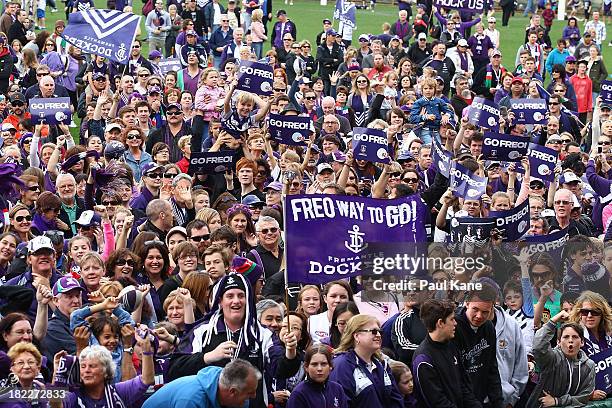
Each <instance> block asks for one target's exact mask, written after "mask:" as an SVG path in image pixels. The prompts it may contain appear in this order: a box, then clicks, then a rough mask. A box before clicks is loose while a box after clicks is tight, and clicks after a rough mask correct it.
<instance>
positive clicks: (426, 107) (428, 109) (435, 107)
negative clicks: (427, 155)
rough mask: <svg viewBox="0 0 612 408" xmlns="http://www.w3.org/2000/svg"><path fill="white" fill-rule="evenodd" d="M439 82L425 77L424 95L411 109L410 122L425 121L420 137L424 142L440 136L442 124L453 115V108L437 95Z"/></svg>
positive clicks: (422, 84)
mask: <svg viewBox="0 0 612 408" xmlns="http://www.w3.org/2000/svg"><path fill="white" fill-rule="evenodd" d="M437 86H438V83H437V81H436V80H435V79H433V78H425V79H423V81H422V83H421V92H422V94H423V96H422V97H421V98H419V99H418V100H417V101H416V102H415V103H414V104H413V105H412V109H411V110H410V123H413V124H415V125H416V124H419V123H423V128H422V129H421V135H420V138H421V140H422V141H423V143H424V144H431V142H432V139H433V138H434V137H436V138H438V139H439V138H440V125H445V124H446V123H448V121H449V120H450V118H451V117H452V115H453V110H452V108H451V107H450V106H449V105H448V104H446V103H445V102H444V101H443V100H442V99H440V98H437V97H435V94H436V88H437Z"/></svg>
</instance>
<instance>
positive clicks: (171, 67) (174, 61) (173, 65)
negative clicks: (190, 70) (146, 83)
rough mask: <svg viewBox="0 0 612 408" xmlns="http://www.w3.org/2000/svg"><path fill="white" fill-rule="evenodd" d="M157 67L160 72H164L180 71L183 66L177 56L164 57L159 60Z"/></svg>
mask: <svg viewBox="0 0 612 408" xmlns="http://www.w3.org/2000/svg"><path fill="white" fill-rule="evenodd" d="M159 69H160V70H161V72H162V74H166V73H167V72H170V71H174V72H177V71H180V70H181V69H183V66H182V65H181V60H180V59H178V58H164V59H162V60H161V61H159Z"/></svg>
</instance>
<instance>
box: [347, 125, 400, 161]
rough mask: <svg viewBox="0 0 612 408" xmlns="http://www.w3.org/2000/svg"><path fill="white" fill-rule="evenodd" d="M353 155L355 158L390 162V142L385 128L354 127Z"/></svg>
mask: <svg viewBox="0 0 612 408" xmlns="http://www.w3.org/2000/svg"><path fill="white" fill-rule="evenodd" d="M353 156H354V157H355V160H367V161H371V162H373V163H384V164H389V163H390V162H391V158H390V157H389V143H388V141H387V134H386V133H385V131H384V130H378V129H367V128H359V127H358V128H354V129H353Z"/></svg>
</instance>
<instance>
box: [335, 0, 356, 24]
mask: <svg viewBox="0 0 612 408" xmlns="http://www.w3.org/2000/svg"><path fill="white" fill-rule="evenodd" d="M356 10H357V8H356V7H355V5H354V4H353V3H352V2H351V1H345V0H336V8H335V9H334V20H338V21H340V22H341V23H342V24H346V25H347V26H349V27H350V28H353V29H354V28H356V27H357V17H356V15H355V13H356Z"/></svg>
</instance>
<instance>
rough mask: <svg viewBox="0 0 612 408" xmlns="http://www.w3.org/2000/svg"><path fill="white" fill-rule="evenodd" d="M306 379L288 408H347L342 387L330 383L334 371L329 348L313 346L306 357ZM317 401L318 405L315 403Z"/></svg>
mask: <svg viewBox="0 0 612 408" xmlns="http://www.w3.org/2000/svg"><path fill="white" fill-rule="evenodd" d="M304 370H305V371H306V379H305V380H304V381H303V382H301V383H300V384H299V385H298V386H297V387H295V389H294V390H293V392H292V393H291V396H290V397H289V400H288V401H287V408H311V407H313V406H318V407H322V408H328V407H334V408H347V407H348V403H347V401H346V395H345V394H344V390H343V389H342V386H341V385H340V384H338V383H335V382H333V381H329V380H328V379H329V374H330V373H331V370H332V354H331V349H330V348H329V347H328V346H324V345H322V344H320V345H318V346H312V347H310V348H308V350H306V353H305V355H304ZM314 401H316V405H313V402H314Z"/></svg>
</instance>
